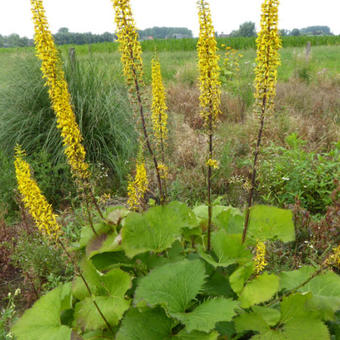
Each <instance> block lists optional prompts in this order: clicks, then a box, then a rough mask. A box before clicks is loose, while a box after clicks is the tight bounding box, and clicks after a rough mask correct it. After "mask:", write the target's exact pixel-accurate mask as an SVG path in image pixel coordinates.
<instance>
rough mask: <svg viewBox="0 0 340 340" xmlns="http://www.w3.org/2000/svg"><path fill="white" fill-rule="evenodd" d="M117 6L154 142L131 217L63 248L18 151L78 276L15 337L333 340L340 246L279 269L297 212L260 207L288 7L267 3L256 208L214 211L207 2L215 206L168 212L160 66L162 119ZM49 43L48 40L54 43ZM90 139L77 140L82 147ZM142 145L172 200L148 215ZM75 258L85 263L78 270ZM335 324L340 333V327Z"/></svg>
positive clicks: (113, 217)
mask: <svg viewBox="0 0 340 340" xmlns="http://www.w3.org/2000/svg"><path fill="white" fill-rule="evenodd" d="M32 3H33V4H35V7H34V8H36V12H37V14H36V25H37V28H38V30H39V32H40V31H42V32H46V30H45V26H46V20H45V19H44V16H42V10H41V8H42V4H41V1H32ZM113 3H114V7H115V10H116V22H117V27H118V37H119V43H120V51H121V58H122V63H123V69H124V74H125V78H126V82H127V84H128V86H129V88H130V90H131V95H132V96H133V97H134V98H135V99H134V100H135V101H136V104H137V107H138V109H139V113H140V119H141V120H142V131H143V137H144V138H141V139H142V141H141V143H140V145H141V147H140V151H139V154H138V156H137V161H136V171H135V177H134V178H133V179H132V178H131V180H130V181H129V184H128V194H129V198H128V205H129V208H130V209H127V208H126V207H125V206H111V207H106V209H105V211H104V212H103V217H104V218H103V219H100V218H99V216H93V217H94V220H93V221H92V222H93V223H90V224H88V223H84V225H83V226H82V228H81V231H80V233H81V235H80V237H79V239H78V241H77V242H74V243H72V244H65V245H64V244H63V241H64V238H62V237H58V236H59V235H60V234H61V231H60V230H61V227H60V226H59V225H58V223H57V222H56V217H55V215H54V214H53V212H52V208H51V206H50V205H49V204H48V203H47V202H46V200H45V199H44V197H43V195H42V193H41V192H40V190H39V188H38V184H37V183H36V182H35V181H34V180H33V179H32V178H31V173H30V169H29V165H28V164H27V163H26V162H25V161H24V159H23V158H24V152H23V151H22V150H21V149H20V148H18V149H17V152H16V159H15V167H16V172H17V178H18V186H19V190H20V192H21V194H22V198H23V200H24V203H25V207H27V208H28V210H29V211H30V212H31V214H32V216H33V218H34V220H35V222H36V224H37V226H38V227H39V228H40V229H41V230H43V231H44V233H45V234H49V235H50V236H51V237H53V239H55V240H56V241H57V242H58V244H59V245H60V246H61V247H62V248H63V250H64V251H65V253H66V254H67V256H68V257H69V258H70V260H71V261H72V262H73V263H74V267H75V272H76V274H77V275H75V277H74V279H73V281H72V282H67V283H65V284H63V285H60V286H58V287H57V288H55V289H53V290H52V291H50V292H48V293H47V294H46V295H44V296H42V297H41V298H40V299H39V300H38V301H37V302H36V303H35V304H34V306H33V307H32V308H31V309H30V310H28V311H26V312H25V313H24V314H23V316H22V317H21V318H20V319H19V320H18V321H17V322H16V323H15V325H14V326H13V328H12V332H13V334H14V336H15V337H16V339H17V340H37V339H39V340H51V339H53V340H73V339H74V340H104V339H105V340H106V339H107V340H111V339H112V340H113V339H115V340H222V339H235V340H236V339H245V340H248V339H251V340H269V339H275V340H276V339H278V340H303V339H322V340H331V337H330V331H329V330H330V329H331V327H328V326H329V325H332V322H333V321H334V320H336V315H337V314H336V313H337V311H338V310H340V278H339V276H338V275H337V274H336V273H335V272H334V271H333V270H332V269H333V267H339V266H340V247H337V248H335V249H333V250H330V251H329V252H328V253H325V254H323V256H322V258H321V259H320V262H319V264H313V265H304V266H302V267H301V268H299V269H297V270H293V271H281V272H280V271H275V270H273V269H272V270H271V268H273V266H270V263H268V262H269V258H270V256H269V255H270V249H271V247H268V249H269V252H268V256H266V245H271V246H273V245H275V243H274V242H278V241H279V242H283V243H288V242H293V241H294V240H295V228H294V223H293V215H292V211H291V210H288V209H279V208H276V207H272V206H264V205H254V206H252V194H253V190H254V186H255V175H256V162H257V157H258V153H259V147H260V142H261V136H262V131H263V125H264V118H265V116H266V115H267V114H268V113H269V112H270V111H271V110H272V108H273V103H274V96H275V85H276V75H277V73H276V72H277V71H276V68H277V66H278V63H279V56H278V48H279V47H280V41H279V40H278V35H277V15H278V1H276V0H264V4H263V7H262V9H263V13H262V23H261V33H260V34H259V37H258V39H257V43H258V55H257V68H256V93H255V97H256V112H257V113H259V117H260V126H261V128H260V132H259V137H258V143H257V149H256V152H255V160H254V167H253V181H252V191H251V196H250V198H249V202H248V203H249V204H248V209H247V210H246V212H243V211H241V210H240V209H236V208H233V207H230V206H223V205H220V204H219V203H217V202H216V201H215V203H214V207H213V204H212V202H211V178H212V170H213V169H214V168H217V167H218V161H217V160H216V159H214V154H213V134H214V130H215V128H216V125H217V122H218V116H219V114H220V93H221V90H220V82H219V67H218V55H217V45H216V40H215V37H214V28H213V25H212V20H211V14H210V9H209V6H208V4H207V2H206V1H204V0H201V1H199V3H198V9H199V20H200V37H199V41H198V56H199V71H200V78H199V80H200V91H201V95H200V108H201V115H202V117H203V120H204V126H205V130H206V133H207V135H208V141H209V146H208V157H207V160H206V165H207V167H208V203H207V204H206V205H198V206H196V207H194V208H191V207H189V206H187V205H186V204H185V203H181V202H176V201H172V202H170V203H167V204H166V202H165V200H164V195H163V189H162V183H161V179H163V176H164V178H165V177H166V171H167V169H166V167H165V165H164V164H163V163H158V162H157V160H156V157H155V154H154V153H153V149H152V148H151V140H149V135H148V132H147V129H146V121H145V119H146V118H150V120H151V122H152V123H153V131H154V138H152V141H155V142H156V143H157V144H158V148H161V149H162V146H163V149H162V151H164V146H165V142H166V138H167V132H168V131H167V115H166V104H165V90H164V86H163V83H162V79H161V74H160V65H159V62H158V60H154V61H153V63H152V85H153V86H152V91H153V105H152V115H151V116H150V117H145V116H144V106H143V100H142V91H141V87H142V86H144V83H143V79H142V75H143V69H142V59H141V48H140V43H139V42H138V34H137V30H136V28H135V24H134V21H133V18H132V13H131V9H130V2H129V1H128V0H113ZM39 18H40V19H39ZM40 20H42V22H41V23H40ZM41 27H42V28H44V29H43V30H41V29H40V28H41ZM44 34H45V33H44ZM47 36H49V35H47ZM49 37H50V36H49ZM44 39H45V40H44ZM39 41H40V40H39ZM41 41H46V37H45V38H41ZM44 44H45V43H42V44H41V47H39V51H40V52H39V53H42V54H43V60H44V62H43V68H44V70H45V69H46V70H45V73H46V74H48V76H47V79H49V81H50V82H51V85H54V80H53V79H52V78H53V76H54V75H55V74H58V77H60V78H62V77H61V74H62V73H61V71H60V70H59V68H56V66H53V65H55V62H56V60H57V59H56V57H55V55H56V54H54V53H56V51H55V50H54V49H51V58H52V59H51V61H50V62H49V59H48V58H49V55H50V54H49V53H48V52H46V53H45V49H46V51H48V50H49V48H50V46H45V45H44ZM49 44H51V43H49ZM38 46H40V45H38ZM44 46H45V47H44ZM53 46H54V45H53ZM50 64H51V65H52V67H51V65H50ZM58 65H59V64H58ZM58 67H59V66H58ZM48 72H50V73H48ZM53 72H56V73H53ZM58 72H59V73H58ZM58 77H57V79H60V78H58ZM58 84H59V83H58ZM60 84H61V85H63V86H62V90H60V91H61V92H60V93H59V92H58V91H59V90H57V89H53V90H51V93H52V94H53V96H52V98H53V100H54V99H55V96H56V95H57V94H58V95H59V94H62V95H65V93H66V92H65V86H66V85H65V83H60ZM54 91H55V92H54ZM65 96H66V95H65ZM65 98H66V97H65ZM67 98H68V97H67ZM65 102H66V100H63V101H59V100H57V101H56V103H60V105H61V106H60V107H59V106H58V105H57V106H58V110H60V111H61V113H60V115H61V116H62V114H64V113H65V112H66V113H67V114H70V110H69V107H68V106H67V105H66V104H65ZM54 105H56V104H54ZM64 111H65V112H64ZM58 112H59V111H58ZM62 117H64V116H62ZM72 119H73V118H72ZM72 122H74V121H72ZM72 124H73V123H72ZM72 126H74V125H72ZM150 130H151V129H150ZM66 132H67V131H66V130H65V133H66ZM72 136H73V135H72ZM80 139H81V138H80V137H79V138H78V139H77V140H74V139H71V140H72V142H77V143H78V142H80ZM69 143H71V142H69ZM72 145H73V144H72ZM77 145H78V144H77ZM144 148H147V149H148V150H149V154H150V156H151V158H152V159H153V161H154V165H155V168H156V171H157V173H156V174H157V176H158V182H159V193H160V197H161V200H162V203H163V204H162V205H155V204H154V206H152V207H149V208H148V209H147V210H146V204H145V193H146V192H147V191H150V192H151V190H150V189H149V188H148V187H149V181H148V178H147V170H146V165H145V163H146V159H145V158H144V154H143V151H144ZM76 150H78V149H76ZM81 154H82V153H81ZM77 155H78V153H76V154H73V153H71V154H70V156H72V157H73V156H74V157H78V156H77ZM82 155H85V154H82ZM163 156H164V154H163ZM81 159H82V160H83V162H84V158H81ZM163 160H164V159H163ZM71 163H72V162H71ZM72 164H73V163H72ZM84 164H85V163H84ZM73 171H74V172H75V173H78V172H79V171H80V174H81V176H80V177H81V178H84V177H85V178H87V176H88V172H87V171H88V170H87V167H86V166H84V167H83V166H82V165H81V164H80V163H79V164H78V163H77V164H76V167H75V170H73ZM81 171H84V172H81ZM150 205H151V204H150ZM140 208H142V209H140ZM213 208H214V210H213ZM139 210H142V211H139ZM249 216H250V217H251V218H249ZM94 226H95V228H94ZM61 239H63V240H61ZM65 242H67V240H66V239H65ZM71 254H72V255H71ZM75 259H79V264H78V263H77V262H76V260H75ZM270 270H271V271H270ZM333 326H334V328H336V327H338V326H337V324H336V322H333ZM333 333H334V332H333Z"/></svg>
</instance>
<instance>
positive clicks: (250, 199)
mask: <svg viewBox="0 0 340 340" xmlns="http://www.w3.org/2000/svg"><path fill="white" fill-rule="evenodd" d="M264 92H265V93H264V97H263V99H262V108H261V117H260V129H259V132H258V136H257V142H256V149H255V152H254V161H253V167H252V175H251V188H250V191H249V196H248V202H247V208H246V216H245V220H244V227H243V235H242V243H244V241H245V240H246V236H247V231H248V226H249V216H250V208H251V206H252V204H253V198H254V191H255V187H256V166H257V160H258V157H259V154H260V146H261V140H262V134H263V128H264V115H265V111H266V102H267V95H266V90H265V91H264Z"/></svg>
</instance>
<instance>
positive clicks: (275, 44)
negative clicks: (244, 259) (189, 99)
mask: <svg viewBox="0 0 340 340" xmlns="http://www.w3.org/2000/svg"><path fill="white" fill-rule="evenodd" d="M278 7H279V0H264V2H263V4H262V15H261V31H260V33H259V35H258V37H257V39H256V45H257V58H256V68H255V95H254V96H255V112H256V114H257V115H258V117H259V122H260V127H259V131H258V136H257V142H256V148H255V152H254V160H253V166H252V175H251V187H250V190H249V195H248V202H247V208H246V215H245V221H244V228H243V236H242V241H243V242H244V241H245V239H246V236H247V231H248V225H249V218H250V208H251V206H252V204H253V197H254V192H255V189H256V168H257V161H258V158H259V154H260V146H261V141H262V134H263V129H264V123H265V118H266V116H268V115H270V114H271V112H272V110H273V107H274V99H275V96H276V83H277V68H278V66H279V65H280V55H279V49H280V48H281V46H282V44H281V39H280V37H279V32H278Z"/></svg>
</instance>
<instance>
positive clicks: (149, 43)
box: [0, 36, 340, 54]
mask: <svg viewBox="0 0 340 340" xmlns="http://www.w3.org/2000/svg"><path fill="white" fill-rule="evenodd" d="M255 40H256V38H245V37H241V38H218V39H217V43H218V46H219V47H220V48H221V46H222V45H223V44H224V45H227V46H230V47H232V48H234V49H237V50H243V49H255V47H256V41H255ZM308 42H310V43H311V44H312V46H333V45H340V36H299V37H282V45H283V47H303V46H306V44H307V43H308ZM141 44H142V48H143V51H144V52H146V51H149V52H154V51H158V52H166V51H168V52H175V51H176V52H181V51H195V50H196V45H197V39H177V40H176V39H165V40H146V41H142V42H141ZM69 47H70V46H68V45H65V46H61V49H63V50H65V49H68V48H69ZM22 49H25V50H33V49H34V48H33V47H29V48H27V47H24V48H0V54H1V53H4V54H11V53H12V52H13V51H20V50H22ZM75 49H76V51H77V53H78V54H87V53H91V52H92V53H95V52H97V53H98V52H115V51H117V50H118V43H108V42H107V43H98V44H92V45H77V46H75Z"/></svg>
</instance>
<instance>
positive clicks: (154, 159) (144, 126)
mask: <svg viewBox="0 0 340 340" xmlns="http://www.w3.org/2000/svg"><path fill="white" fill-rule="evenodd" d="M131 58H133V55H132V51H131ZM132 72H133V76H134V82H135V89H136V95H137V101H138V107H139V114H140V117H141V120H142V129H143V134H144V139H145V142H146V146H147V148H148V150H149V154H150V156H151V158H152V159H153V163H154V166H155V170H156V175H157V182H158V189H159V196H160V201H161V204H163V203H164V194H163V190H162V181H161V175H160V172H159V169H158V162H157V159H156V156H155V153H154V152H153V150H152V147H151V143H150V139H149V135H148V132H147V129H146V123H145V117H144V108H143V103H142V97H141V93H140V87H139V84H138V79H137V74H136V70H135V69H134V68H132Z"/></svg>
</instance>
